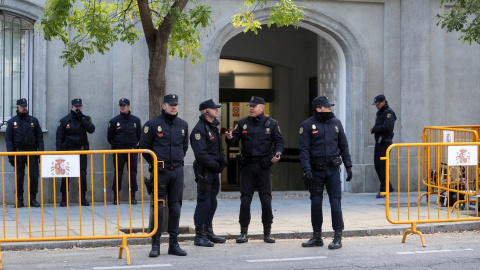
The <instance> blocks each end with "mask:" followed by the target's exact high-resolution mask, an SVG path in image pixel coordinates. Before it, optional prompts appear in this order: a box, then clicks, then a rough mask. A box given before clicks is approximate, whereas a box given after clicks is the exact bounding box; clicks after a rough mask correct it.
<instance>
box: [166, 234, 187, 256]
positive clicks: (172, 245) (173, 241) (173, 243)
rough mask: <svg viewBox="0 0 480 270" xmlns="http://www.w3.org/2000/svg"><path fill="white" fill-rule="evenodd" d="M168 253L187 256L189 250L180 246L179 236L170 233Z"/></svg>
mask: <svg viewBox="0 0 480 270" xmlns="http://www.w3.org/2000/svg"><path fill="white" fill-rule="evenodd" d="M168 242H169V243H168V254H170V255H177V256H187V252H186V251H185V250H183V249H181V248H180V246H179V245H178V242H177V236H172V235H170V239H169V241H168Z"/></svg>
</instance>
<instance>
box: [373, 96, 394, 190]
mask: <svg viewBox="0 0 480 270" xmlns="http://www.w3.org/2000/svg"><path fill="white" fill-rule="evenodd" d="M372 105H375V106H376V107H377V109H378V111H377V117H376V118H375V125H374V126H373V127H372V128H370V133H371V134H375V153H374V155H373V161H374V163H375V171H376V172H377V175H378V180H380V192H379V193H378V194H377V198H385V195H382V194H381V192H385V191H386V190H385V182H386V178H385V170H386V168H385V160H380V158H381V157H384V156H385V155H386V153H387V148H388V147H389V146H390V145H391V144H392V139H393V128H394V126H395V120H397V116H396V115H395V113H394V112H393V110H392V108H390V106H388V102H387V100H386V99H385V96H384V95H378V96H376V97H375V99H374V101H373V104H372ZM389 186H390V192H393V191H394V190H393V187H392V184H391V183H389Z"/></svg>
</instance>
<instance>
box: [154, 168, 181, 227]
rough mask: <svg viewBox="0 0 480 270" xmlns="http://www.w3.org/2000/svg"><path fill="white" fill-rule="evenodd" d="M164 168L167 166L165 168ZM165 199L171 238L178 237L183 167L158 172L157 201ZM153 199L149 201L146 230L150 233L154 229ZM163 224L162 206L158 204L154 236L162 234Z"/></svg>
mask: <svg viewBox="0 0 480 270" xmlns="http://www.w3.org/2000/svg"><path fill="white" fill-rule="evenodd" d="M165 167H166V168H167V167H169V166H165ZM152 195H153V194H152ZM165 198H166V202H167V203H168V229H167V232H168V233H169V234H170V235H171V236H178V233H179V232H178V226H179V225H180V210H181V208H182V200H183V166H179V167H176V168H174V169H162V170H159V171H158V199H164V200H165ZM153 204H154V199H153V196H151V199H150V219H149V220H150V222H149V226H148V229H149V231H150V232H152V231H153V228H154V226H155V225H154V214H155V213H154V208H153ZM162 222H163V204H162V203H161V202H159V203H158V230H157V232H156V233H155V235H156V236H160V235H161V234H162V232H161V231H162Z"/></svg>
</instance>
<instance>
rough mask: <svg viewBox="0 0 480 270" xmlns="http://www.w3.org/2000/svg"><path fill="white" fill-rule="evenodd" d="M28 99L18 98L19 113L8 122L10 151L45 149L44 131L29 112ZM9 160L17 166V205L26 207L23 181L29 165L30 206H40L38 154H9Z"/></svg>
mask: <svg viewBox="0 0 480 270" xmlns="http://www.w3.org/2000/svg"><path fill="white" fill-rule="evenodd" d="M27 105H28V103H27V100H26V99H25V98H21V99H19V100H17V115H15V116H14V117H12V118H10V120H8V122H7V130H6V132H5V143H6V146H7V151H8V152H18V151H43V150H44V145H43V133H42V128H41V127H40V124H39V123H38V120H37V118H35V117H33V116H31V115H29V114H28V109H27ZM8 161H9V162H10V164H11V165H12V166H13V167H15V168H16V173H17V186H16V194H17V207H24V206H25V204H24V201H23V181H24V176H25V166H28V176H29V178H30V206H33V207H40V204H39V203H38V202H37V200H36V196H37V191H38V175H39V171H38V156H37V155H32V156H29V158H28V159H27V156H16V161H15V156H9V157H8Z"/></svg>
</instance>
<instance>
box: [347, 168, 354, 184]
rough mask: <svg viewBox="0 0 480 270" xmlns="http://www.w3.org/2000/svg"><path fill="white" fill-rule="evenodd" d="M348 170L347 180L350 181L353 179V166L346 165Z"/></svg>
mask: <svg viewBox="0 0 480 270" xmlns="http://www.w3.org/2000/svg"><path fill="white" fill-rule="evenodd" d="M346 170H347V182H350V180H352V177H353V174H352V167H346Z"/></svg>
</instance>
